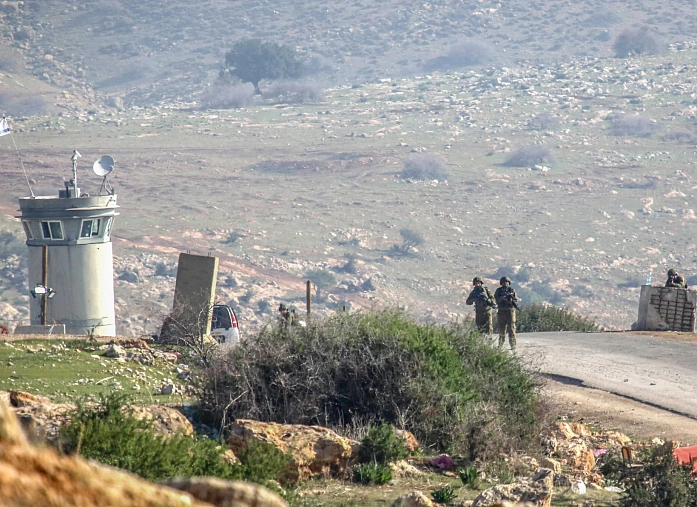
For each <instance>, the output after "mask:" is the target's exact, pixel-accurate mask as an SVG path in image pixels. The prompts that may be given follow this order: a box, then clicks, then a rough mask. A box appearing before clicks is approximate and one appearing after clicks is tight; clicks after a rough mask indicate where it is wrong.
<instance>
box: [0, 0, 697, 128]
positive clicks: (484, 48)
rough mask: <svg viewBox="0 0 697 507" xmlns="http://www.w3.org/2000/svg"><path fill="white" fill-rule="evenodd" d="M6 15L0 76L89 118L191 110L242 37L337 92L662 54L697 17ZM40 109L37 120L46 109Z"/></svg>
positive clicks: (33, 6) (95, 6)
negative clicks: (616, 51) (458, 72)
mask: <svg viewBox="0 0 697 507" xmlns="http://www.w3.org/2000/svg"><path fill="white" fill-rule="evenodd" d="M1 9H2V17H1V18H0V27H1V30H0V33H2V36H3V38H4V42H5V45H6V48H7V49H6V50H5V51H4V56H3V58H2V59H0V70H7V71H12V72H27V73H28V74H29V75H31V76H32V77H34V78H38V79H40V80H42V81H43V82H44V83H46V84H49V85H51V86H53V87H55V88H58V89H60V90H63V91H65V92H68V93H70V94H71V95H70V96H67V97H66V96H63V97H59V100H61V99H62V100H63V102H64V103H66V104H71V103H72V104H74V103H76V102H79V103H81V104H84V105H87V107H89V104H90V103H91V104H95V103H98V102H100V101H107V102H108V101H111V103H112V104H120V101H121V100H123V101H124V102H125V104H126V105H131V104H136V105H148V104H153V103H157V102H172V101H178V100H185V101H190V100H192V99H194V98H195V97H196V96H197V95H198V94H200V93H201V92H202V91H203V90H204V89H205V87H206V86H207V84H208V83H210V82H211V80H213V79H215V76H216V75H217V73H218V71H219V69H220V67H221V63H222V61H223V59H224V54H225V51H226V50H227V49H229V47H230V46H231V44H232V43H233V42H234V41H236V40H239V39H241V38H244V37H257V38H262V39H267V40H273V41H276V42H279V43H284V44H289V45H291V46H294V47H296V48H297V50H298V51H299V53H300V54H301V55H302V56H303V57H304V58H305V60H306V61H307V62H308V66H309V68H310V71H311V72H312V73H316V74H318V76H316V77H315V78H314V79H315V80H321V81H325V82H327V83H337V82H345V81H349V82H361V81H365V80H370V79H373V78H375V77H385V76H391V77H395V76H409V75H414V73H419V72H423V71H424V70H433V69H438V68H441V67H443V66H444V65H445V66H449V65H455V66H458V65H463V64H469V63H486V62H488V61H498V62H500V63H503V64H513V63H514V62H516V61H520V60H532V61H555V60H556V61H560V60H568V59H570V58H575V57H585V56H609V55H611V54H612V42H613V40H614V39H615V38H616V36H617V35H618V34H619V33H620V32H621V31H622V30H623V29H624V28H626V27H629V26H633V27H637V26H640V25H642V24H645V25H646V26H647V27H648V28H649V29H650V31H651V33H652V34H654V35H655V37H656V39H657V41H662V42H664V43H670V42H677V41H681V40H685V39H688V38H690V37H692V36H693V35H694V26H695V22H697V6H696V5H695V4H694V3H693V2H682V1H679V0H666V1H662V2H659V1H657V0H647V1H643V2H632V3H631V4H628V3H626V2H610V3H608V2H601V1H599V0H586V1H583V2H567V1H563V0H539V1H528V0H512V1H508V2H498V1H496V0H464V1H453V0H434V1H431V2H423V3H413V4H412V3H407V4H405V3H404V2H400V1H399V0H381V1H368V0H356V1H352V2H340V1H337V0H329V1H328V2H322V3H321V4H318V3H316V2H309V1H306V0H278V1H274V2H269V1H268V0H252V1H249V2H235V3H230V2H227V1H224V0H206V1H202V2H186V1H184V0H170V1H167V2H155V1H152V0H146V1H137V0H86V1H83V2H76V1H73V2H65V1H63V0H26V1H4V2H2V5H1ZM10 48H11V49H16V50H17V51H12V50H11V49H10ZM110 97H111V98H110ZM36 102H37V100H36V99H35V100H34V103H33V104H31V105H32V106H33V109H34V110H35V109H37V108H39V109H41V107H44V108H47V107H51V106H52V105H53V104H52V102H51V101H49V100H46V101H45V102H46V103H45V104H38V105H37V103H36ZM40 106H41V107H40ZM28 109H31V108H29V107H28V106H27V105H25V106H24V110H25V111H26V110H28ZM23 114H27V113H26V112H24V113H23Z"/></svg>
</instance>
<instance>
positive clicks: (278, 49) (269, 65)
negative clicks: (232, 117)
mask: <svg viewBox="0 0 697 507" xmlns="http://www.w3.org/2000/svg"><path fill="white" fill-rule="evenodd" d="M225 66H226V67H227V72H228V73H229V74H230V75H231V76H236V77H238V78H240V79H241V80H242V81H244V82H248V83H252V84H253V85H254V92H255V93H256V94H257V95H261V90H260V89H259V81H261V80H262V79H281V78H291V79H296V78H299V77H302V76H303V75H304V74H305V66H304V65H303V63H302V62H301V61H300V60H298V59H297V58H296V54H295V50H294V49H293V48H290V47H288V46H279V45H278V44H276V43H275V42H262V41H261V40H259V39H244V40H241V41H238V42H236V43H235V45H234V46H233V47H232V49H231V50H230V51H228V52H227V53H226V54H225ZM223 72H225V71H223Z"/></svg>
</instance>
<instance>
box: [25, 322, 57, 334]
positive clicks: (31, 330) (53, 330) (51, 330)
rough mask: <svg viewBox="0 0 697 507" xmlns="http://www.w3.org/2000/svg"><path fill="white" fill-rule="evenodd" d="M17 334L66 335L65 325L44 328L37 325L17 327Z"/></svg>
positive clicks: (52, 325)
mask: <svg viewBox="0 0 697 507" xmlns="http://www.w3.org/2000/svg"><path fill="white" fill-rule="evenodd" d="M15 334H48V335H52V334H66V332H65V324H51V325H50V326H42V325H40V324H36V325H33V326H17V327H16V328H15Z"/></svg>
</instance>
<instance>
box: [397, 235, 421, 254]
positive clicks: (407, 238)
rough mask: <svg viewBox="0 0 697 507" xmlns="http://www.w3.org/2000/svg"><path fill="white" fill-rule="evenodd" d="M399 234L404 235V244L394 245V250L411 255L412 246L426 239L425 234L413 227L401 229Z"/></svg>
mask: <svg viewBox="0 0 697 507" xmlns="http://www.w3.org/2000/svg"><path fill="white" fill-rule="evenodd" d="M399 235H400V236H402V244H401V245H397V244H394V245H392V251H393V252H394V253H397V254H401V255H409V254H410V253H411V249H412V248H414V247H417V246H419V245H421V244H422V243H423V242H424V241H425V239H424V237H423V234H421V233H420V232H418V231H415V230H413V229H400V231H399Z"/></svg>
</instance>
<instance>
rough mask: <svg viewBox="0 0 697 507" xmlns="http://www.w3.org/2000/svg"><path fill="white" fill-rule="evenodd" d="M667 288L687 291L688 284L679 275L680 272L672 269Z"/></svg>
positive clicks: (669, 271)
mask: <svg viewBox="0 0 697 507" xmlns="http://www.w3.org/2000/svg"><path fill="white" fill-rule="evenodd" d="M666 287H675V288H676V289H687V282H686V281H685V279H684V278H683V277H682V276H680V275H679V274H678V270H677V269H675V268H671V269H669V270H668V280H666Z"/></svg>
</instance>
